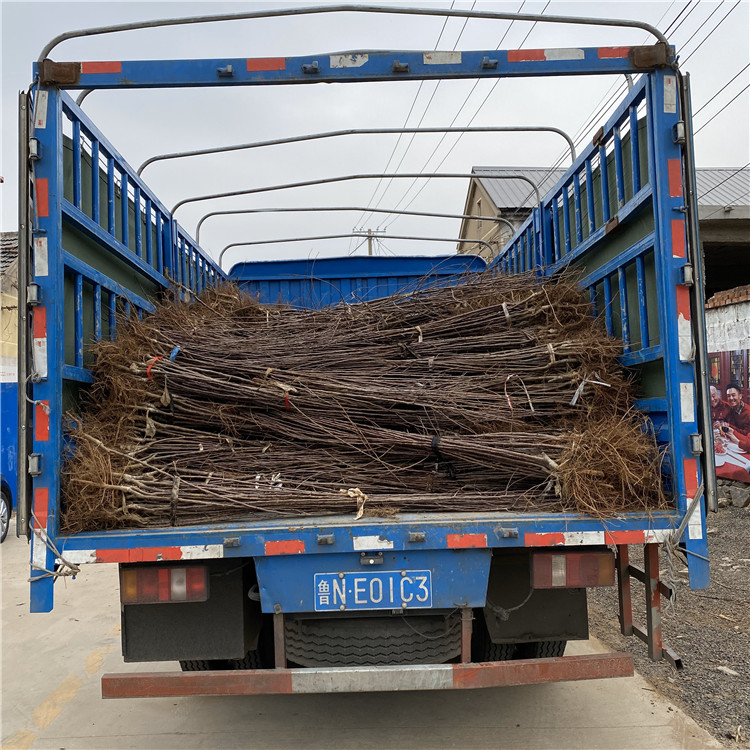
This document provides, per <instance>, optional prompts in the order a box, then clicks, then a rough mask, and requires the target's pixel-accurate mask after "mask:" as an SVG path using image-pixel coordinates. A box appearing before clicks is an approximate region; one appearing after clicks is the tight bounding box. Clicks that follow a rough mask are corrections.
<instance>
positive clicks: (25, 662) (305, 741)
mask: <svg viewBox="0 0 750 750" xmlns="http://www.w3.org/2000/svg"><path fill="white" fill-rule="evenodd" d="M14 533H15V528H14V527H13V526H12V527H11V529H10V533H9V535H8V539H7V540H6V542H5V543H4V544H3V545H2V547H0V563H1V564H2V582H3V588H2V750H11V748H12V749H13V750H25V749H26V748H54V750H62V749H64V750H79V749H81V750H83V749H84V748H92V749H95V750H109V749H110V748H118V749H119V748H122V749H123V750H124V749H128V750H131V749H133V750H134V749H135V748H143V749H144V750H157V749H158V750H162V749H167V748H176V749H177V748H179V750H189V749H192V748H211V749H219V748H221V749H224V748H227V749H228V748H253V749H254V750H267V749H270V748H274V749H282V748H283V749H284V750H296V749H297V748H300V749H301V748H304V749H305V750H315V749H316V748H325V749H326V750H329V749H337V748H341V749H343V748H357V750H360V749H361V750H365V749H368V748H377V749H378V750H386V749H387V748H399V750H403V749H404V748H406V749H407V750H421V749H426V748H471V749H472V750H481V749H483V748H493V749H494V748H513V749H514V750H516V749H518V750H530V749H531V748H535V749H536V748H555V750H564V749H565V748H575V750H586V749H587V748H596V750H606V749H607V748H611V749H612V750H625V749H630V748H638V749H639V750H646V749H648V748H675V749H677V748H680V749H681V750H703V748H710V747H720V745H719V743H717V742H716V741H715V740H713V739H712V738H711V737H710V736H709V735H708V734H706V733H705V732H704V731H703V730H702V729H700V728H699V727H698V726H697V725H696V724H695V723H694V722H693V721H692V720H691V719H689V718H688V717H687V716H685V715H684V714H683V713H682V712H680V711H679V710H678V709H677V708H675V707H674V706H672V705H670V704H668V703H667V702H666V701H665V700H664V699H662V698H660V696H659V695H658V694H657V693H656V692H655V691H654V690H653V688H652V687H651V686H650V685H649V684H647V683H646V682H645V681H644V680H643V679H641V678H640V677H639V676H635V677H633V678H626V679H622V678H621V679H613V680H599V681H592V682H578V683H567V684H566V683H561V684H554V685H528V686H524V687H517V688H496V689H489V690H462V691H445V692H427V691H425V692H410V693H395V694H386V693H372V694H352V695H288V696H252V697H246V696H237V697H224V698H179V699H174V698H173V699H166V698H164V699H162V698H159V699H146V700H115V701H103V700H102V699H101V697H100V685H99V679H100V677H101V675H102V673H103V672H117V671H137V670H138V668H139V667H138V665H125V664H124V663H123V662H122V657H121V655H120V624H119V622H120V621H119V604H118V591H117V569H116V566H114V565H91V566H85V567H84V570H83V572H82V573H81V575H79V576H78V579H77V580H76V581H58V583H57V584H56V592H55V599H56V602H55V610H54V612H52V613H50V614H46V615H40V614H36V615H31V614H29V612H28V584H27V582H26V579H27V576H28V568H27V560H28V547H27V545H26V543H25V540H20V539H16V538H15V536H14ZM598 648H601V646H600V644H598V643H588V644H580V645H579V649H580V652H583V651H584V650H588V651H589V652H591V650H595V649H598ZM153 668H154V669H174V668H175V664H174V663H169V664H168V663H164V664H156V665H153Z"/></svg>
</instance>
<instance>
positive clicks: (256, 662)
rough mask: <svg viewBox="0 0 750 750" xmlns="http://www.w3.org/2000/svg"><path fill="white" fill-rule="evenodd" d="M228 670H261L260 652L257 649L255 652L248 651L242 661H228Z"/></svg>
mask: <svg viewBox="0 0 750 750" xmlns="http://www.w3.org/2000/svg"><path fill="white" fill-rule="evenodd" d="M229 668H230V669H262V668H263V664H262V662H261V659H260V652H259V651H258V649H255V651H248V652H247V653H246V654H245V656H244V658H242V659H230V660H229Z"/></svg>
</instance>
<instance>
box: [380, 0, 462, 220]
mask: <svg viewBox="0 0 750 750" xmlns="http://www.w3.org/2000/svg"><path fill="white" fill-rule="evenodd" d="M476 4H477V0H474V2H473V3H472V5H471V8H470V10H474V7H475V6H476ZM446 20H447V19H446ZM468 23H469V19H468V18H465V19H464V25H463V26H462V27H461V32H460V33H459V35H458V37H457V38H456V41H455V43H454V44H453V49H454V50H455V49H456V47H457V46H458V43H459V42H460V41H461V37H462V36H463V34H464V31H465V30H466V24H468ZM441 36H442V34H441ZM439 42H440V40H439V39H438V43H439ZM441 83H442V81H438V84H437V86H435V88H434V89H433V90H432V96H430V100H429V101H428V102H427V106H426V107H425V108H424V112H422V116H421V117H420V118H419V122H418V123H417V125H416V127H419V126H420V125H421V124H422V122H423V121H424V118H425V117H426V116H427V111H428V110H429V108H430V105H431V104H432V100H433V99H434V98H435V95H436V94H437V90H438V89H439V88H440V84H441ZM451 124H452V123H451ZM443 137H445V136H443ZM415 138H416V133H412V135H411V139H410V141H409V143H408V144H407V145H406V148H405V149H404V153H403V154H402V156H401V160H400V161H399V163H398V164H397V165H396V168H395V169H394V170H393V171H394V172H398V170H399V169H400V168H401V165H402V164H403V163H404V159H405V158H406V155H407V154H408V153H409V148H410V147H411V144H412V143H414V139H415ZM386 171H387V170H386ZM378 184H379V183H378ZM392 184H393V178H391V179H390V180H389V181H388V184H387V185H386V186H385V188H383V194H382V195H381V197H380V198H379V199H378V202H377V204H376V207H377V206H379V205H380V203H381V202H382V200H383V198H384V197H385V194H386V193H387V192H388V188H389V187H390V186H391V185H392ZM376 192H377V190H376ZM373 197H374V194H373ZM370 202H372V198H370V201H369V202H368V205H369V203H370Z"/></svg>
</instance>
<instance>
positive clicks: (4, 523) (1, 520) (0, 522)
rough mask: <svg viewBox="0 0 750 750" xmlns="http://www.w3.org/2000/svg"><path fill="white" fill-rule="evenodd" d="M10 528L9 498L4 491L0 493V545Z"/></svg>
mask: <svg viewBox="0 0 750 750" xmlns="http://www.w3.org/2000/svg"><path fill="white" fill-rule="evenodd" d="M9 528H10V498H9V497H8V495H7V494H6V492H5V490H2V491H0V543H2V542H4V541H5V537H6V536H8V529H9Z"/></svg>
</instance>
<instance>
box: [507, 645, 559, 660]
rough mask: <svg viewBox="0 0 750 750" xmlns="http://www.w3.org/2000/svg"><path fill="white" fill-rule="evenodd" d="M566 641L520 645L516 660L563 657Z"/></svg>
mask: <svg viewBox="0 0 750 750" xmlns="http://www.w3.org/2000/svg"><path fill="white" fill-rule="evenodd" d="M567 645H568V642H567V641H534V642H533V643H521V644H519V648H518V655H517V656H516V658H517V659H543V658H545V657H546V658H549V657H552V656H563V654H564V653H565V647H566V646H567Z"/></svg>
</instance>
